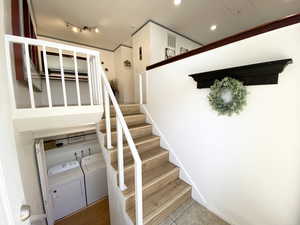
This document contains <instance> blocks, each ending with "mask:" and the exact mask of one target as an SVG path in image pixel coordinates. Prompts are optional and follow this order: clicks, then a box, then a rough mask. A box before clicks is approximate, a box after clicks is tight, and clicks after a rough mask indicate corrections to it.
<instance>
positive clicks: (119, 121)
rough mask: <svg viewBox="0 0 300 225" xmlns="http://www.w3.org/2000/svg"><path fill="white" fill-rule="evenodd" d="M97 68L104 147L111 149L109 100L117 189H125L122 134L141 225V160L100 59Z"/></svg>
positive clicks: (137, 223) (137, 222)
mask: <svg viewBox="0 0 300 225" xmlns="http://www.w3.org/2000/svg"><path fill="white" fill-rule="evenodd" d="M97 63H98V65H100V66H99V67H98V68H99V69H100V75H101V78H102V81H103V91H104V104H105V106H104V107H105V125H106V145H107V148H108V149H111V148H112V145H111V124H110V103H109V99H110V100H111V102H112V105H113V107H114V109H115V113H116V127H117V151H118V175H119V176H118V179H119V187H120V189H121V191H124V190H125V189H126V186H125V183H124V158H123V132H124V135H125V138H126V140H127V143H128V146H129V149H130V151H131V154H132V157H133V159H134V165H135V173H134V176H135V215H136V216H135V218H136V223H135V224H136V225H143V186H142V183H143V182H142V160H141V157H140V155H139V153H138V151H137V148H136V146H135V144H134V141H133V138H132V136H131V134H130V132H129V129H128V126H127V124H126V121H125V119H124V116H123V113H122V111H121V109H120V106H119V104H118V102H117V99H116V97H115V95H114V93H113V91H112V88H111V86H110V83H109V81H108V79H107V76H106V74H105V72H104V70H103V67H102V65H101V63H100V57H99V56H98V59H97Z"/></svg>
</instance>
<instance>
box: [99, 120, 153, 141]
mask: <svg viewBox="0 0 300 225" xmlns="http://www.w3.org/2000/svg"><path fill="white" fill-rule="evenodd" d="M128 129H129V131H130V134H131V136H132V138H133V139H135V138H140V137H147V136H149V135H152V125H151V124H148V123H143V124H138V125H132V126H128ZM102 132H103V133H106V131H102ZM123 136H124V133H123ZM105 140H106V139H105ZM123 141H124V142H126V138H125V137H124V138H123ZM111 143H112V145H114V146H115V145H116V143H117V131H116V128H112V129H111Z"/></svg>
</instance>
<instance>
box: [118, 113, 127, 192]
mask: <svg viewBox="0 0 300 225" xmlns="http://www.w3.org/2000/svg"><path fill="white" fill-rule="evenodd" d="M116 125H117V146H118V171H119V187H120V189H121V191H124V190H126V186H125V183H124V156H123V150H124V148H123V130H122V126H121V124H120V121H119V117H116Z"/></svg>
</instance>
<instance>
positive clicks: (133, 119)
mask: <svg viewBox="0 0 300 225" xmlns="http://www.w3.org/2000/svg"><path fill="white" fill-rule="evenodd" d="M124 118H125V121H126V124H127V126H133V125H138V124H143V123H145V121H146V116H145V115H135V116H128V117H126V116H125V117H124ZM110 121H111V123H110V124H111V128H116V126H117V125H116V118H115V117H114V118H111V120H110ZM100 130H103V131H105V130H106V126H105V120H101V121H100Z"/></svg>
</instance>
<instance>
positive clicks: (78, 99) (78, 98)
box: [73, 51, 81, 106]
mask: <svg viewBox="0 0 300 225" xmlns="http://www.w3.org/2000/svg"><path fill="white" fill-rule="evenodd" d="M73 56H74V67H75V80H76V90H77V102H78V105H79V106H81V97H80V86H79V77H78V65H77V53H76V51H74V53H73Z"/></svg>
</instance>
